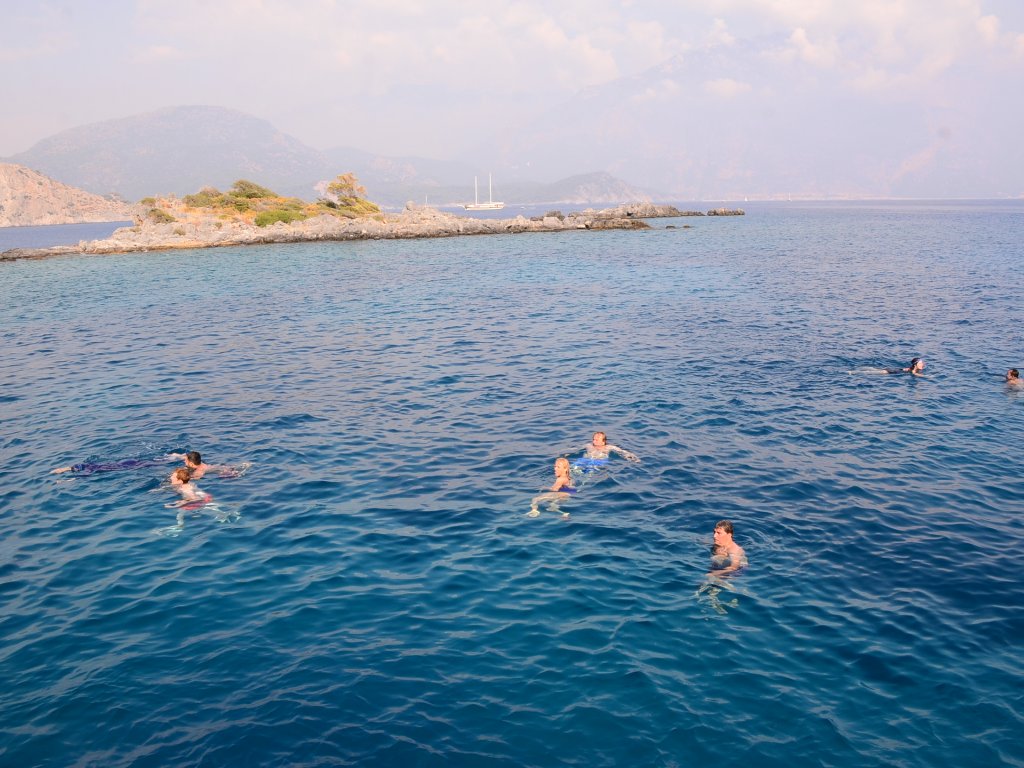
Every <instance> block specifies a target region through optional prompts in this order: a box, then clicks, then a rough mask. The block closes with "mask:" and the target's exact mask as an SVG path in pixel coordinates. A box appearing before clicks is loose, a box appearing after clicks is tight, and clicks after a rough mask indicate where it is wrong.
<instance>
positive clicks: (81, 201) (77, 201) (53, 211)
mask: <svg viewBox="0 0 1024 768" xmlns="http://www.w3.org/2000/svg"><path fill="white" fill-rule="evenodd" d="M131 218H132V207H131V206H129V205H127V204H125V203H119V202H114V201H112V200H107V199H106V198H103V197H100V196H99V195H94V194H92V193H90V192H84V191H83V190H81V189H76V188H75V187H69V186H68V185H67V184H61V183H60V182H59V181H54V180H53V179H51V178H49V177H47V176H44V175H43V174H41V173H37V172H36V171H33V170H30V169H28V168H25V167H24V166H21V165H13V164H11V163H0V227H35V226H43V225H48V224H81V223H84V222H91V221H121V220H126V221H127V220H131Z"/></svg>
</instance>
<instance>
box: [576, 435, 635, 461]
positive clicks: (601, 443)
mask: <svg viewBox="0 0 1024 768" xmlns="http://www.w3.org/2000/svg"><path fill="white" fill-rule="evenodd" d="M612 452H615V453H618V454H619V455H620V456H622V458H624V459H626V460H627V461H640V459H639V457H637V455H636V454H635V453H631V452H629V451H627V450H626V449H625V448H619V446H617V445H612V444H611V443H609V442H608V436H607V435H606V434H605V433H604V432H595V433H594V437H593V438H592V439H591V441H590V445H588V446H587V447H586V448H584V449H583V456H584V457H585V458H587V459H607V458H608V456H609V454H610V453H612Z"/></svg>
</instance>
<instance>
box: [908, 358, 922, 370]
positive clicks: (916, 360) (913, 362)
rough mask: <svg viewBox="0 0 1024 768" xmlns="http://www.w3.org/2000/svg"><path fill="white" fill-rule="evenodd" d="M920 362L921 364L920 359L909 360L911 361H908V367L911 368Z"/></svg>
mask: <svg viewBox="0 0 1024 768" xmlns="http://www.w3.org/2000/svg"><path fill="white" fill-rule="evenodd" d="M920 362H921V358H920V357H914V358H911V360H910V367H911V368H913V367H914V366H915V365H917V364H918V363H920Z"/></svg>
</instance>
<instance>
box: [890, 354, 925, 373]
mask: <svg viewBox="0 0 1024 768" xmlns="http://www.w3.org/2000/svg"><path fill="white" fill-rule="evenodd" d="M922 371H924V360H922V359H921V358H920V357H915V358H913V359H912V360H911V361H910V366H909V367H907V368H886V369H885V372H886V373H909V374H911V375H912V376H923V375H924V374H923V373H922Z"/></svg>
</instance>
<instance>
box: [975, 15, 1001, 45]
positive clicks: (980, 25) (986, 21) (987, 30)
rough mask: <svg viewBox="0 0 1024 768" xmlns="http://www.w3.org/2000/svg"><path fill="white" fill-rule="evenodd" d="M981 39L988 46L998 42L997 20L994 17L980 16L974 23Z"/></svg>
mask: <svg viewBox="0 0 1024 768" xmlns="http://www.w3.org/2000/svg"><path fill="white" fill-rule="evenodd" d="M975 26H976V27H977V29H978V33H979V34H980V35H981V39H982V40H984V41H985V42H986V43H988V44H989V45H995V44H996V43H997V42H999V18H998V17H996V16H982V17H981V18H980V19H978V21H977V22H975Z"/></svg>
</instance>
